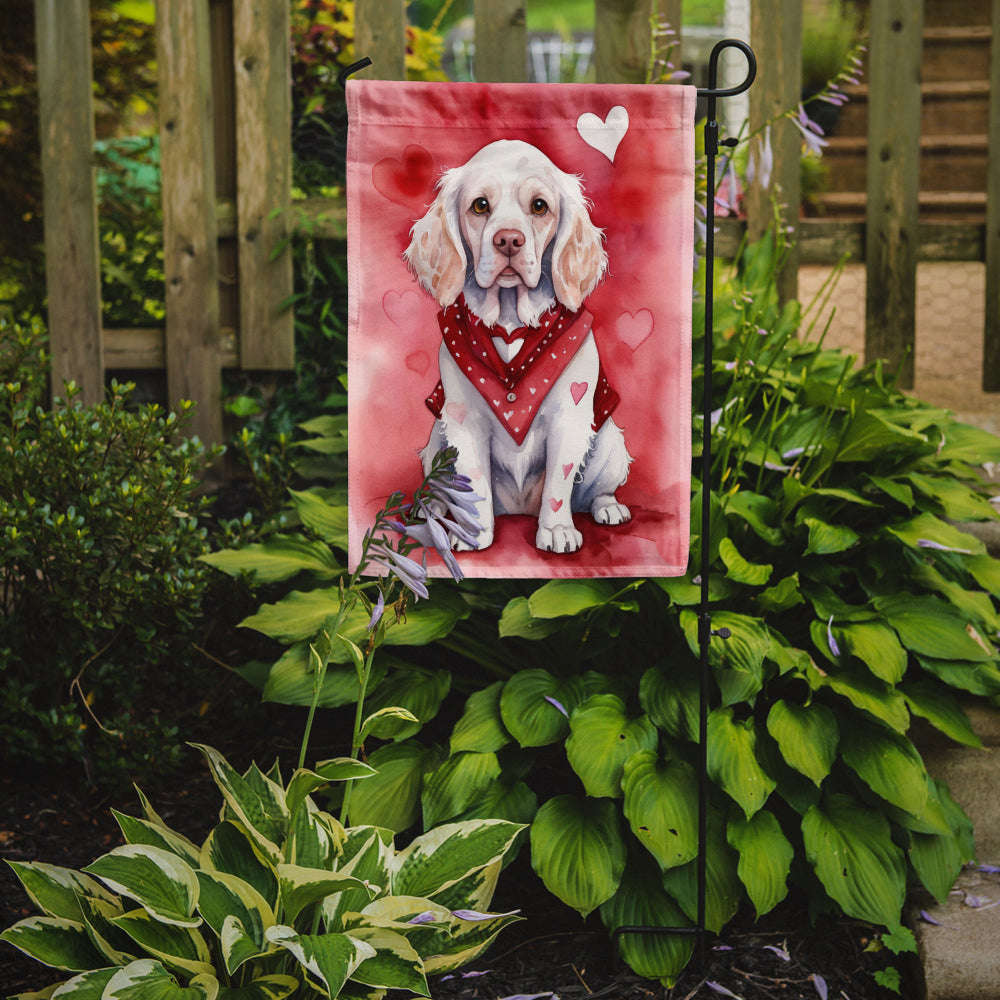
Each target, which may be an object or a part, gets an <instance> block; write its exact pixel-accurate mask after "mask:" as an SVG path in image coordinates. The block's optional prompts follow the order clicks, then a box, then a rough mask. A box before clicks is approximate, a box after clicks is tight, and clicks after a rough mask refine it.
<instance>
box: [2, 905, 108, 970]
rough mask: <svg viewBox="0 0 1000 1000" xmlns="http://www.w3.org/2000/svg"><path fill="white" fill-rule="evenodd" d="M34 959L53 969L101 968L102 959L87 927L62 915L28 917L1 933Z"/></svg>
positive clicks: (3, 937)
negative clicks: (88, 933)
mask: <svg viewBox="0 0 1000 1000" xmlns="http://www.w3.org/2000/svg"><path fill="white" fill-rule="evenodd" d="M0 941H6V942H7V943H8V944H12V945H13V946H14V947H15V948H18V949H20V950H21V951H23V952H24V953H25V954H26V955H30V956H31V957H32V958H33V959H35V961H37V962H41V963H42V964H43V965H50V966H52V968H54V969H66V970H67V971H69V972H81V971H83V970H85V969H96V968H100V967H101V966H103V965H104V964H105V960H104V959H103V957H102V956H101V955H100V953H99V952H97V951H96V950H95V948H94V946H93V944H91V941H90V937H89V936H88V935H87V928H86V927H84V925H83V924H81V923H79V922H78V921H76V920H67V919H66V918H65V917H28V918H27V919H26V920H19V921H18V922H17V923H16V924H14V925H13V926H12V927H8V928H7V929H6V930H5V931H4V932H3V933H2V934H0Z"/></svg>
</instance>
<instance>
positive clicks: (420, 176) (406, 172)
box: [372, 143, 434, 206]
mask: <svg viewBox="0 0 1000 1000" xmlns="http://www.w3.org/2000/svg"><path fill="white" fill-rule="evenodd" d="M433 174H434V160H433V159H432V158H431V154H430V153H428V152H427V150H426V149H424V147H423V146H418V145H416V144H415V143H411V144H410V145H409V146H407V147H406V148H405V149H404V150H403V158H402V160H396V159H393V158H392V157H391V156H388V157H386V158H385V159H384V160H379V161H378V163H376V164H375V166H374V167H372V184H374V185H375V190H376V191H378V193H379V194H381V195H382V196H383V197H385V198H388V199H389V201H394V202H395V203H396V204H397V205H407V206H409V205H410V204H411V203H412V202H413V201H417V200H419V201H420V203H421V204H425V203H426V202H429V201H430V189H431V177H432V176H433Z"/></svg>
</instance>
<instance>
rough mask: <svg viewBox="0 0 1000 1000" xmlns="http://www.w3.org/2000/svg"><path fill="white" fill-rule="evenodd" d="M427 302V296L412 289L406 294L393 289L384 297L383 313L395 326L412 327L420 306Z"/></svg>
mask: <svg viewBox="0 0 1000 1000" xmlns="http://www.w3.org/2000/svg"><path fill="white" fill-rule="evenodd" d="M424 302H425V296H423V295H421V294H420V292H416V291H414V290H413V289H412V288H411V289H408V290H407V291H405V292H396V291H393V290H392V289H391V288H390V289H389V291H387V292H386V293H385V295H383V296H382V311H383V312H384V313H385V314H386V316H387V317H388V318H389V322H390V323H392V325H393V326H399V327H404V328H406V327H411V326H413V317H414V314H415V313H418V312H419V309H420V306H421V305H422V304H423V303H424Z"/></svg>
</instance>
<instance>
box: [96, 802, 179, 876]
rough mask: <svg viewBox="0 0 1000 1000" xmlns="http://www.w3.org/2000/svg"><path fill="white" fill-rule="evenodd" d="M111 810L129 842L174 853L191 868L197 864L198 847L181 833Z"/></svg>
mask: <svg viewBox="0 0 1000 1000" xmlns="http://www.w3.org/2000/svg"><path fill="white" fill-rule="evenodd" d="M111 812H112V813H113V814H114V817H115V819H116V820H117V821H118V826H119V827H121V831H122V835H123V836H124V837H125V840H126V841H127V842H128V843H129V844H146V845H147V846H149V847H159V848H160V849H161V850H164V851H169V852H170V853H171V854H176V855H177V857H179V858H181V860H183V861H186V862H187V863H188V864H189V865H191V867H192V868H193V867H195V866H196V865H197V864H198V854H199V849H198V848H197V847H196V846H195V845H194V844H193V843H191V841H190V840H188V838H187V837H185V836H183V835H182V834H180V833H176V832H175V831H173V830H171V829H170V828H169V827H166V826H162V825H160V824H157V823H153V822H150V821H149V820H145V819H136V818H135V817H134V816H126V815H125V813H120V812H118V810H117V809H112V810H111Z"/></svg>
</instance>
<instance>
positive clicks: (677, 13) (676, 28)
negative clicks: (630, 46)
mask: <svg viewBox="0 0 1000 1000" xmlns="http://www.w3.org/2000/svg"><path fill="white" fill-rule="evenodd" d="M657 11H658V14H659V20H660V21H661V22H666V23H667V24H668V25H669V26H670V29H671V31H673V32H674V34H673V35H670V36H669V37H668V38H667V39H666V45H661V46H660V48H661V49H664V50H665V49H666V48H667V47H669V45H670V42H671V41H672V42H673V43H674V47H673V50H672V51H671V53H670V61H671V62H672V63H673V66H674V69H675V70H679V69H681V68H682V63H683V60H684V46H683V37H682V35H683V33H682V24H681V20H682V18H681V0H659V3H658V4H657ZM658 55H659V53H658Z"/></svg>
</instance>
